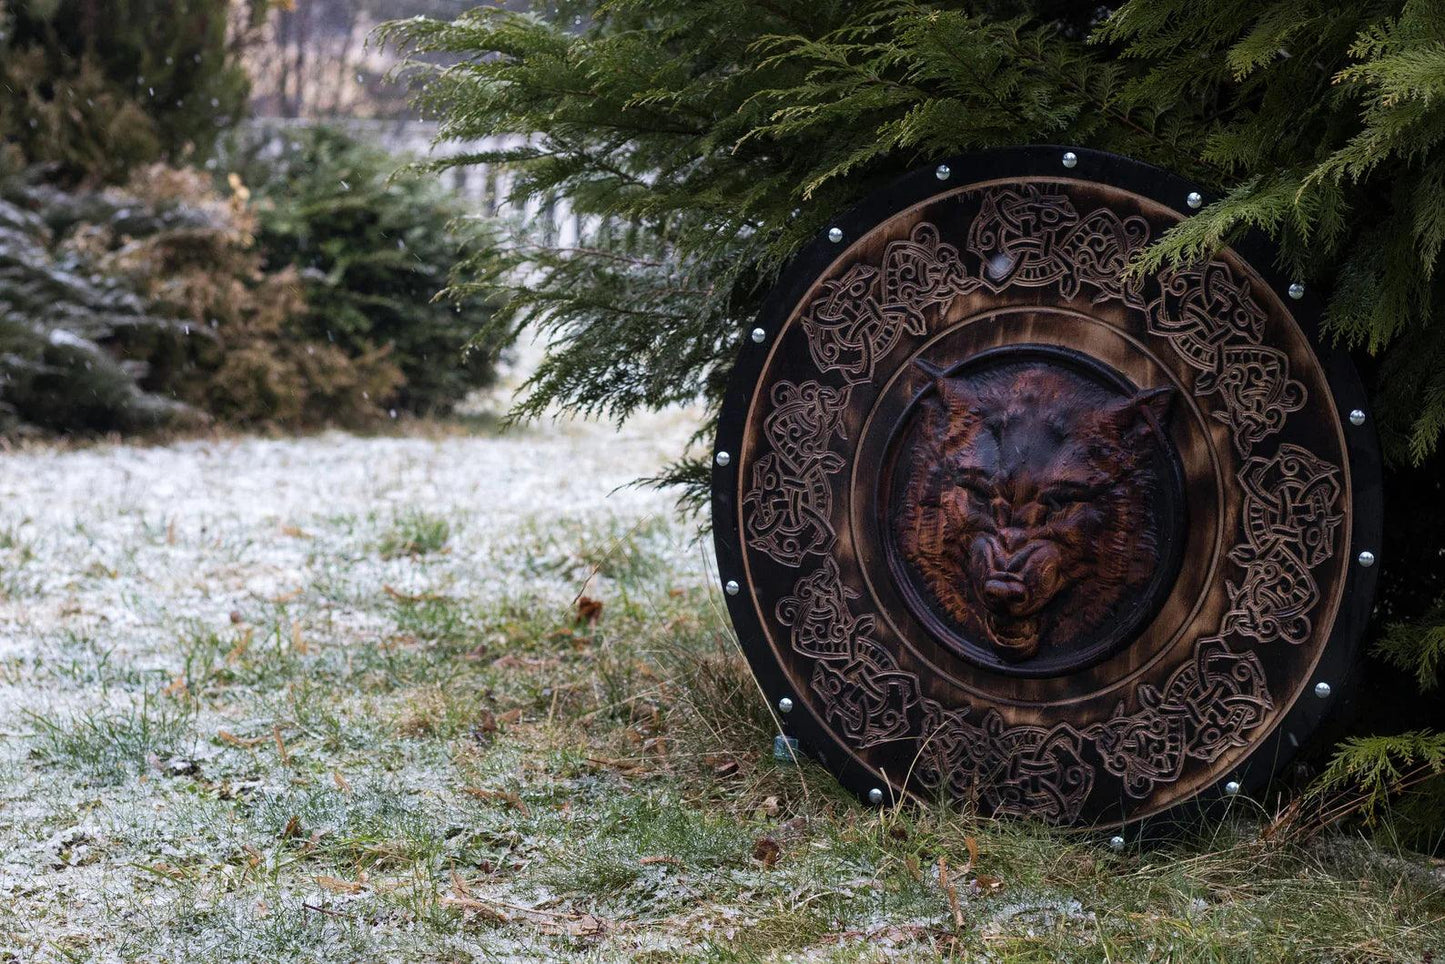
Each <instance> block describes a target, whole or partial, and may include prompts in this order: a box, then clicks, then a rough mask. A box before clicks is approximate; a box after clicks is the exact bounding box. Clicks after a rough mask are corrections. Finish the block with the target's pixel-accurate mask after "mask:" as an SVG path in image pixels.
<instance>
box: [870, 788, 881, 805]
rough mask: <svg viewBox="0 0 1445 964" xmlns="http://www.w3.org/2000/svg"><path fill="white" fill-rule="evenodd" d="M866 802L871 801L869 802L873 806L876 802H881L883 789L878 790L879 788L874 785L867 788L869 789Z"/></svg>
mask: <svg viewBox="0 0 1445 964" xmlns="http://www.w3.org/2000/svg"><path fill="white" fill-rule="evenodd" d="M868 802H869V803H871V804H873V805H874V806H875V807H876V806H877V805H878V804H880V803H882V802H883V791H882V790H880V789H878V788H877V787H874V788H873V789H872V790H869V791H868Z"/></svg>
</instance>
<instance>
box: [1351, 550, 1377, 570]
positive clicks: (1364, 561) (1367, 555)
mask: <svg viewBox="0 0 1445 964" xmlns="http://www.w3.org/2000/svg"><path fill="white" fill-rule="evenodd" d="M1356 558H1358V559H1359V560H1360V565H1362V566H1364V567H1365V568H1366V569H1368V568H1370V567H1371V566H1373V565H1374V564H1375V554H1374V553H1373V552H1371V551H1370V550H1368V549H1366V550H1365V551H1364V552H1362V553H1360V554H1359V556H1357V557H1356Z"/></svg>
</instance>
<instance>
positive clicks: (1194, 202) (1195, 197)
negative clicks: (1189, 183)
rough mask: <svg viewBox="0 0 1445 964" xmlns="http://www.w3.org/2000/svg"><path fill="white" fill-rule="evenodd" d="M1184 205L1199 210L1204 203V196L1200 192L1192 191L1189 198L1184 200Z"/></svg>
mask: <svg viewBox="0 0 1445 964" xmlns="http://www.w3.org/2000/svg"><path fill="white" fill-rule="evenodd" d="M1184 203H1185V204H1187V205H1189V206H1190V207H1192V208H1197V207H1199V205H1201V204H1203V203H1204V195H1203V194H1200V193H1199V192H1198V191H1190V192H1189V196H1188V197H1187V198H1185V199H1184Z"/></svg>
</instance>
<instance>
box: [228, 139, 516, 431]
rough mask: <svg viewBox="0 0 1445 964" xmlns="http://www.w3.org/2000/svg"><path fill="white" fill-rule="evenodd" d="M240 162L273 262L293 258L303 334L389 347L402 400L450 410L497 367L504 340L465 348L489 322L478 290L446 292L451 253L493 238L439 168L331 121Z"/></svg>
mask: <svg viewBox="0 0 1445 964" xmlns="http://www.w3.org/2000/svg"><path fill="white" fill-rule="evenodd" d="M261 146H262V147H265V148H269V149H270V150H258V148H257V147H254V146H253V147H252V148H251V149H250V150H249V151H248V152H247V153H248V154H249V155H250V158H249V159H248V160H247V161H245V162H244V163H240V164H238V165H237V167H238V169H239V170H240V172H241V174H242V177H243V178H244V180H245V181H246V183H247V184H249V185H251V186H252V188H253V190H254V192H255V195H254V207H255V212H256V219H257V243H258V247H259V249H260V250H261V251H262V252H264V259H265V265H266V267H267V269H268V270H277V269H280V268H282V267H291V268H294V269H295V270H296V271H298V272H299V274H300V277H301V279H302V283H303V285H304V288H305V291H306V310H305V311H304V312H302V313H300V314H299V315H297V316H296V317H295V318H294V319H293V320H292V325H293V330H294V331H295V332H296V333H297V335H298V336H299V337H302V338H304V339H307V340H308V341H312V342H316V343H323V342H324V343H326V344H332V345H335V346H337V347H338V348H340V349H341V350H342V351H344V352H345V353H346V354H347V355H349V356H352V357H365V356H366V355H367V354H368V353H371V352H376V351H383V350H384V351H385V352H387V358H388V361H389V362H390V363H391V364H393V365H395V366H396V367H397V369H398V370H399V371H400V372H401V375H402V379H403V380H402V382H401V383H400V385H399V386H398V389H397V392H396V395H395V398H394V400H393V404H394V405H395V407H396V408H398V409H400V410H403V411H407V412H411V413H414V414H419V415H435V414H445V413H446V412H448V411H450V410H451V408H452V407H453V406H455V405H456V403H457V402H459V401H461V400H462V398H463V397H465V396H466V394H467V393H468V392H469V391H471V390H472V389H474V388H478V387H480V386H483V385H486V384H488V383H489V382H490V381H491V380H492V378H493V375H494V363H495V360H496V352H495V350H493V349H489V347H488V346H487V345H484V344H479V345H474V346H473V350H470V351H464V349H465V348H466V347H467V341H468V339H469V338H470V336H471V335H472V333H474V332H476V331H477V330H478V329H480V328H483V327H485V326H486V325H487V323H488V320H489V318H490V316H491V314H492V308H491V306H490V305H489V304H487V303H486V302H485V301H484V300H482V299H481V298H478V297H475V296H468V295H458V296H457V297H455V298H449V299H446V300H438V297H437V296H438V294H439V292H441V291H442V290H443V289H444V288H446V286H447V282H448V276H449V272H450V270H451V268H452V265H453V264H454V263H455V262H456V261H457V260H459V259H467V258H471V257H476V256H478V255H480V254H481V253H482V252H483V251H485V250H486V249H487V246H488V244H489V243H490V239H489V237H488V234H487V232H486V230H485V229H484V228H483V226H482V224H481V222H479V221H477V220H475V219H468V218H466V217H464V208H463V207H462V206H461V204H460V203H459V201H458V199H457V198H456V197H455V196H454V195H452V194H450V193H449V192H447V191H446V190H444V189H443V188H441V187H440V186H439V185H438V184H437V179H436V178H434V177H428V176H425V175H420V174H417V173H414V172H407V171H402V172H397V166H398V163H399V161H398V160H397V159H396V158H395V157H393V156H392V155H390V154H388V153H385V152H383V151H379V150H376V149H375V148H372V147H368V146H366V145H363V144H361V143H359V142H358V141H357V140H356V139H355V138H353V137H352V136H350V135H348V134H346V133H344V132H342V131H340V130H336V129H329V128H325V127H320V128H301V129H290V130H286V131H283V132H282V133H281V134H280V135H279V136H278V137H277V138H276V139H274V140H272V141H270V142H269V143H265V144H263V145H261Z"/></svg>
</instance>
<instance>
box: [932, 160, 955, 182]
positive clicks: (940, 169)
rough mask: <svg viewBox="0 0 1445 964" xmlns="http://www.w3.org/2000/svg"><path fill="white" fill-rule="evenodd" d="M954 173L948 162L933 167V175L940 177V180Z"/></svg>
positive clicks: (944, 179)
mask: <svg viewBox="0 0 1445 964" xmlns="http://www.w3.org/2000/svg"><path fill="white" fill-rule="evenodd" d="M952 173H953V171H951V170H949V168H948V165H947V164H940V165H938V166H937V167H935V168H934V169H933V176H934V177H936V178H938V179H939V180H940V181H946V180H948V176H949V175H950V174H952Z"/></svg>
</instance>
